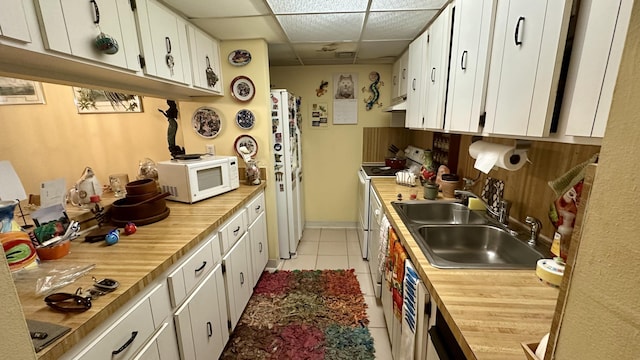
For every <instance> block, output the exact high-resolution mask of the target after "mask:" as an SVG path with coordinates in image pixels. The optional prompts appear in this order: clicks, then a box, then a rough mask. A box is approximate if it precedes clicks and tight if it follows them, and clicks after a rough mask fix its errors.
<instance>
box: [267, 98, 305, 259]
mask: <svg viewBox="0 0 640 360" xmlns="http://www.w3.org/2000/svg"><path fill="white" fill-rule="evenodd" d="M301 118H302V114H301V113H300V98H299V97H296V96H294V95H293V94H291V93H290V92H289V91H287V90H271V125H272V128H271V129H272V146H273V148H272V149H273V155H274V167H273V173H274V179H275V182H276V207H277V215H278V242H279V249H280V258H282V259H289V258H291V255H293V254H295V253H296V249H297V248H298V243H299V242H300V239H301V238H302V231H303V230H304V191H303V187H302V145H301V143H300V125H301Z"/></svg>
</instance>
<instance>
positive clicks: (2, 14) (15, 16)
mask: <svg viewBox="0 0 640 360" xmlns="http://www.w3.org/2000/svg"><path fill="white" fill-rule="evenodd" d="M0 36H1V37H6V38H10V39H14V40H20V41H23V42H27V43H28V42H31V34H30V33H29V26H28V25H27V19H26V17H25V12H24V7H23V6H22V0H2V11H0Z"/></svg>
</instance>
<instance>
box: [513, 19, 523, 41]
mask: <svg viewBox="0 0 640 360" xmlns="http://www.w3.org/2000/svg"><path fill="white" fill-rule="evenodd" d="M520 26H524V16H520V17H519V18H518V22H517V23H516V33H515V35H514V40H515V42H516V46H520V45H522V39H521V35H522V33H521V32H520ZM523 31H524V30H523Z"/></svg>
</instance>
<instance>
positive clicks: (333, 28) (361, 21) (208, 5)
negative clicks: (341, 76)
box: [163, 0, 449, 66]
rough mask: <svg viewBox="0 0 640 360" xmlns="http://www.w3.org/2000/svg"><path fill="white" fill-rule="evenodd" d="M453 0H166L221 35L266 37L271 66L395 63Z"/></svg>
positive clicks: (244, 37) (194, 20)
mask: <svg viewBox="0 0 640 360" xmlns="http://www.w3.org/2000/svg"><path fill="white" fill-rule="evenodd" d="M448 1H449V0H164V1H163V2H164V3H165V4H167V5H168V6H169V7H171V8H173V9H174V10H176V11H177V12H179V13H182V14H183V15H184V16H185V17H187V18H189V19H190V20H191V21H192V22H193V23H194V24H196V25H197V26H198V27H200V28H201V29H202V30H204V31H206V32H207V33H209V34H211V35H212V36H214V37H215V38H217V39H220V40H246V39H257V38H263V39H265V40H266V41H267V43H268V44H269V62H270V65H272V66H282V65H333V64H376V63H377V64H379V63H392V62H393V61H394V60H395V59H397V58H398V57H399V56H400V55H401V54H402V53H403V52H404V51H405V50H406V49H407V47H408V46H409V43H410V42H411V41H412V40H413V39H415V38H416V37H417V36H418V35H419V34H420V33H421V32H422V30H424V28H425V27H426V25H427V24H428V23H429V22H430V21H431V19H432V18H433V17H434V16H435V15H437V13H438V12H439V11H440V9H441V8H442V7H443V5H445V4H446V3H447V2H448ZM222 55H223V56H224V54H222Z"/></svg>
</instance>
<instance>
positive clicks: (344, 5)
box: [267, 0, 368, 15]
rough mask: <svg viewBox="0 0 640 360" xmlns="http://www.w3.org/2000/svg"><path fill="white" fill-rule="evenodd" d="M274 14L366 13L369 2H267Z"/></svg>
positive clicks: (365, 0) (349, 0) (360, 0)
mask: <svg viewBox="0 0 640 360" xmlns="http://www.w3.org/2000/svg"><path fill="white" fill-rule="evenodd" d="M267 2H268V3H269V5H270V6H271V10H273V13H274V14H276V15H277V14H303V13H331V12H337V13H339V12H354V11H366V10H367V5H368V0H340V1H336V0H267Z"/></svg>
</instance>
